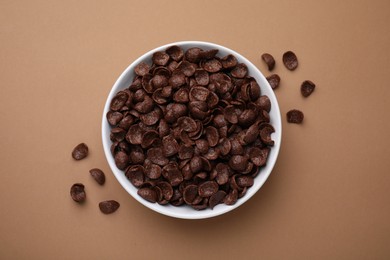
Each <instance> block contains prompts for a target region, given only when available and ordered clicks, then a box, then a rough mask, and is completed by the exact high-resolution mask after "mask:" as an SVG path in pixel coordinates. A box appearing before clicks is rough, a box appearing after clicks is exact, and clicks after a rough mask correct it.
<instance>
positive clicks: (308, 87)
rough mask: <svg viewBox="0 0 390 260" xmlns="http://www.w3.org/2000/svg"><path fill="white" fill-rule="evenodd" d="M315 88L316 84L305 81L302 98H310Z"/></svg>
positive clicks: (302, 86)
mask: <svg viewBox="0 0 390 260" xmlns="http://www.w3.org/2000/svg"><path fill="white" fill-rule="evenodd" d="M315 87H316V84H314V83H313V82H312V81H310V80H305V81H304V82H302V84H301V94H302V96H304V97H308V96H310V95H311V93H313V91H314V89H315Z"/></svg>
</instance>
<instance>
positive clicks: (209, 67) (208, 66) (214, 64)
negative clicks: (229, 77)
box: [202, 59, 222, 73]
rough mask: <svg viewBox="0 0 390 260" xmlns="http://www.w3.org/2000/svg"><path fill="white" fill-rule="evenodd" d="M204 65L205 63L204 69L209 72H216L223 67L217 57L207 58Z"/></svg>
mask: <svg viewBox="0 0 390 260" xmlns="http://www.w3.org/2000/svg"><path fill="white" fill-rule="evenodd" d="M202 65H203V66H202V67H203V69H204V70H205V71H207V72H210V73H215V72H218V71H220V70H221V69H222V64H221V62H220V61H219V60H217V59H210V60H207V61H205V62H204V63H203V64H202Z"/></svg>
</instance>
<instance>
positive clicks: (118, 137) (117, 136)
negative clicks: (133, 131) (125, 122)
mask: <svg viewBox="0 0 390 260" xmlns="http://www.w3.org/2000/svg"><path fill="white" fill-rule="evenodd" d="M125 136H126V131H125V130H123V129H122V128H120V127H115V128H112V129H111V135H110V137H111V139H112V141H118V142H121V141H123V140H124V139H125Z"/></svg>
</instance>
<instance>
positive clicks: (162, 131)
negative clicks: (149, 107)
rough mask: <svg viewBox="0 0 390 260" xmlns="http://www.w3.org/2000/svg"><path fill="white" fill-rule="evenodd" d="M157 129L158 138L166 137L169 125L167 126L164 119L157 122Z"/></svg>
mask: <svg viewBox="0 0 390 260" xmlns="http://www.w3.org/2000/svg"><path fill="white" fill-rule="evenodd" d="M157 129H158V134H159V136H160V138H162V137H164V136H166V135H168V134H169V132H170V128H169V125H168V123H167V121H165V120H164V119H161V120H160V121H159V123H158V127H157Z"/></svg>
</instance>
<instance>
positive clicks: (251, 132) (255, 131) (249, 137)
mask: <svg viewBox="0 0 390 260" xmlns="http://www.w3.org/2000/svg"><path fill="white" fill-rule="evenodd" d="M258 135H259V126H258V125H256V124H253V125H251V126H250V127H249V128H248V130H247V131H246V132H245V136H244V142H245V143H246V144H250V143H253V142H254V141H255V140H256V139H257V137H258Z"/></svg>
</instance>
